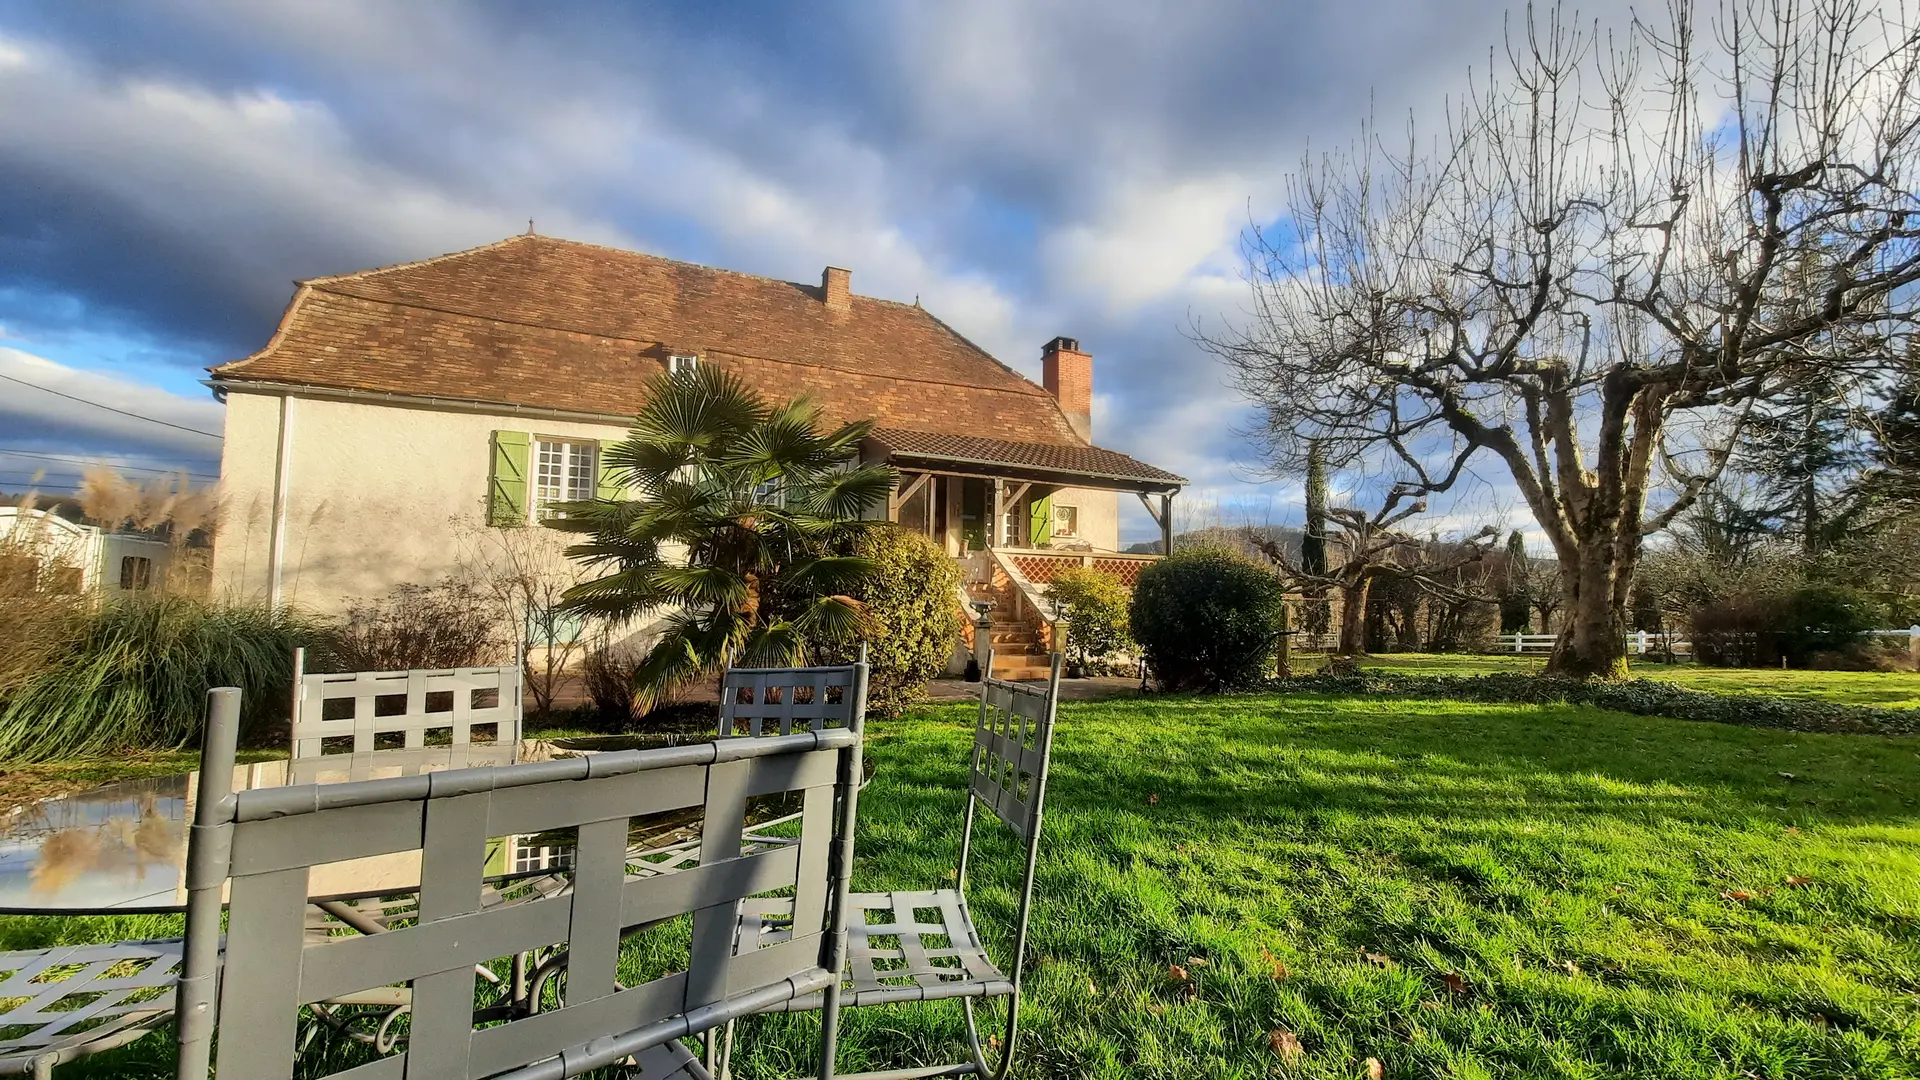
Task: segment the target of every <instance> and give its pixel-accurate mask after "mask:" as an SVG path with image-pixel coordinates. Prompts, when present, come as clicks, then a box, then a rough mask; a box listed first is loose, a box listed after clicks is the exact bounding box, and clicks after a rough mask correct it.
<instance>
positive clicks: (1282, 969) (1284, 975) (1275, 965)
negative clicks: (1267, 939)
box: [1260, 949, 1293, 982]
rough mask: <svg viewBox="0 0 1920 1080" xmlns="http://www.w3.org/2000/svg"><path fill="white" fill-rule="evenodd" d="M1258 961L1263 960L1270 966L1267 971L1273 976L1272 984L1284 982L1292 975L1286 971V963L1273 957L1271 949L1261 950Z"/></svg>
mask: <svg viewBox="0 0 1920 1080" xmlns="http://www.w3.org/2000/svg"><path fill="white" fill-rule="evenodd" d="M1260 959H1262V960H1265V961H1266V962H1267V963H1268V964H1269V965H1271V967H1270V968H1269V971H1270V973H1271V974H1272V975H1273V981H1274V982H1285V981H1286V980H1287V979H1288V978H1289V977H1291V976H1292V975H1293V972H1292V971H1290V970H1288V968H1287V964H1286V961H1284V960H1282V959H1280V958H1279V957H1277V956H1275V955H1273V950H1272V949H1261V950H1260Z"/></svg>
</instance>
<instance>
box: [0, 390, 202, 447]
mask: <svg viewBox="0 0 1920 1080" xmlns="http://www.w3.org/2000/svg"><path fill="white" fill-rule="evenodd" d="M0 379H5V380H7V381H8V382H10V383H19V384H20V385H21V386H26V387H31V388H33V389H35V390H43V391H45V392H47V393H49V394H52V395H53V396H54V397H63V398H66V399H67V400H68V401H77V402H79V403H80V404H82V405H91V406H93V407H94V408H96V409H105V410H107V411H108V412H110V413H119V414H120V415H121V416H130V417H132V418H134V419H135V420H145V421H146V422H147V423H149V424H159V425H160V426H161V427H170V428H173V429H175V430H176V431H187V432H191V433H193V434H195V435H205V436H206V437H207V438H209V439H224V438H226V436H224V435H215V434H214V433H213V432H211V431H201V430H200V429H199V428H190V427H187V426H185V425H184V424H176V423H173V422H172V421H169V420H155V419H154V418H153V417H151V416H141V415H140V414H139V413H134V412H128V411H127V410H125V409H116V408H114V407H113V406H111V405H102V404H100V403H99V402H97V401H88V400H87V399H86V398H83V397H75V396H73V395H72V394H66V393H62V392H60V391H58V390H55V389H54V388H53V387H51V386H41V385H40V384H39V383H32V382H28V381H27V380H25V379H16V378H14V377H13V376H11V375H0Z"/></svg>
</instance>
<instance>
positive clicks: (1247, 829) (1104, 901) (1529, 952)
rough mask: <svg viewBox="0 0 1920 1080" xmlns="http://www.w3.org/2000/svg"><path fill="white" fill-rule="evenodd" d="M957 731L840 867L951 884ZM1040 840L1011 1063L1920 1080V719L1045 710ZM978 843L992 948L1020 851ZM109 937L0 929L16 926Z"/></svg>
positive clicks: (923, 753)
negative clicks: (1032, 962) (1898, 733)
mask: <svg viewBox="0 0 1920 1080" xmlns="http://www.w3.org/2000/svg"><path fill="white" fill-rule="evenodd" d="M968 718H969V714H968V712H967V710H966V708H965V707H964V706H955V707H949V708H944V709H937V710H936V709H929V710H924V711H921V712H919V713H917V714H915V715H912V716H910V717H909V718H908V719H907V720H905V721H902V722H898V723H876V724H875V725H874V737H873V739H872V742H871V748H870V749H871V754H872V756H873V757H874V758H875V759H876V761H877V764H878V770H877V775H876V779H875V781H874V783H873V784H872V785H871V786H870V787H869V788H868V789H867V792H866V794H865V795H864V796H863V798H862V800H861V810H862V815H861V829H860V852H859V863H858V865H857V870H856V875H855V877H856V881H855V884H856V887H858V888H863V889H884V888H890V887H913V886H920V887H924V886H927V885H930V884H934V883H938V882H940V881H942V880H943V875H944V873H945V871H946V870H947V869H948V868H949V867H950V865H951V861H952V859H953V857H954V854H955V851H956V844H957V839H958V838H957V833H956V827H957V822H958V817H959V814H960V810H961V807H962V796H961V793H960V791H961V789H960V784H961V783H962V780H963V777H964V769H963V761H964V754H965V748H966V746H967V742H968V738H969V728H968V726H967V725H968ZM1789 774H1790V776H1789ZM989 820H991V819H989ZM1047 828H1048V832H1047V837H1046V845H1045V849H1044V853H1043V859H1042V870H1041V875H1042V894H1043V898H1044V899H1043V902H1042V904H1041V906H1040V908H1039V912H1038V916H1037V919H1036V922H1035V926H1034V952H1035V955H1037V956H1038V957H1039V968H1038V973H1037V975H1036V976H1035V977H1034V980H1033V983H1032V991H1033V993H1032V995H1031V997H1030V999H1029V1003H1028V1011H1027V1013H1026V1015H1027V1018H1028V1020H1029V1022H1030V1025H1031V1027H1030V1031H1031V1038H1030V1039H1029V1040H1024V1050H1025V1055H1024V1060H1025V1066H1024V1068H1023V1069H1022V1070H1021V1075H1024V1076H1030V1077H1064V1076H1093V1077H1131V1076H1154V1077H1163V1076H1164V1077H1196V1078H1198V1077H1248V1078H1251V1077H1265V1076H1276V1075H1284V1076H1297V1077H1349V1078H1350V1077H1355V1076H1359V1075H1362V1070H1363V1062H1364V1060H1365V1059H1366V1058H1369V1057H1372V1058H1377V1059H1379V1060H1380V1061H1381V1062H1383V1063H1384V1065H1385V1075H1386V1076H1388V1077H1424V1076H1449V1077H1533V1076H1565V1077H1603V1076H1623V1075H1624V1076H1640V1077H1662V1078H1665V1077H1728V1078H1736V1077H1749V1076H1759V1077H1782V1078H1785V1077H1793V1078H1801V1077H1895V1076H1915V1075H1920V739H1913V738H1906V739H1892V738H1876V737H1866V736H1816V735H1805V734H1798V733H1791V732H1778V731H1770V730H1756V729H1748V728H1740V727H1730V726H1719V725H1712V724H1693V723H1685V722H1680V721H1673V720H1666V719H1659V718H1650V717H1636V716H1626V715H1622V714H1618V713H1609V712H1604V711H1600V710H1595V709H1587V708H1566V707H1527V706H1488V705H1465V704H1457V703H1447V702H1405V701H1392V702H1388V701H1373V700H1364V699H1355V698H1309V697H1277V696H1270V695H1269V696H1259V697H1228V698H1191V697H1163V698H1162V697H1156V698H1146V699H1123V700H1119V701H1113V702H1105V703H1086V704H1074V705H1071V706H1068V707H1067V709H1066V712H1065V714H1064V718H1063V720H1062V724H1061V730H1060V734H1059V739H1058V750H1057V757H1056V774H1055V781H1054V786H1053V789H1052V792H1051V795H1050V799H1049V817H1048V826H1047ZM986 852H987V855H988V860H987V862H986V863H985V865H986V866H988V867H989V868H991V870H990V872H988V873H986V874H984V875H983V876H981V877H980V878H979V879H978V881H977V884H976V887H975V889H974V895H975V906H976V910H977V912H978V913H979V914H980V916H981V918H982V920H983V922H984V923H985V924H986V927H987V933H988V935H989V939H990V941H991V942H992V943H994V944H996V945H999V944H1002V943H1004V942H1005V941H1006V940H1007V936H1008V935H1007V925H1006V923H1007V921H1008V920H1009V919H1010V917H1011V912H1012V899H1013V894H1012V892H1011V887H1012V884H1013V881H1014V869H1015V867H1014V865H1013V863H1014V861H1015V856H1014V852H1013V849H1012V845H1011V844H1009V843H1004V842H998V841H996V842H995V843H993V844H990V845H989V846H988V847H987V849H986ZM126 929H128V927H127V926H125V925H121V924H116V925H102V926H93V925H89V923H88V921H85V920H62V921H59V922H54V921H51V920H29V919H10V920H0V938H4V939H5V943H6V944H8V945H10V946H13V947H18V946H20V945H23V944H26V943H28V942H29V941H40V940H45V939H48V938H49V937H52V936H58V937H60V938H63V939H66V940H77V939H79V938H81V937H83V936H91V935H94V934H101V935H111V934H114V933H119V932H124V931H125V930H126ZM146 932H151V929H148V930H147V931H146ZM1001 955H1004V953H1002V954H1001ZM1196 958H1197V959H1196ZM1174 964H1178V965H1180V966H1181V967H1183V968H1185V969H1187V971H1188V972H1189V973H1190V975H1192V976H1193V979H1192V980H1191V982H1190V983H1174V982H1170V981H1169V978H1168V968H1169V966H1170V965H1174ZM1276 976H1281V977H1276ZM1449 976H1453V977H1455V978H1453V979H1451V980H1450V978H1449ZM1450 981H1451V982H1452V983H1453V985H1455V986H1457V987H1458V989H1457V990H1455V989H1452V988H1450V986H1449V982H1450ZM1189 988H1190V989H1189ZM813 1022H814V1021H813V1020H812V1018H810V1017H799V1018H792V1017H779V1018H767V1019H763V1020H759V1021H756V1022H754V1023H753V1024H752V1025H750V1028H749V1030H748V1031H746V1032H744V1033H743V1037H744V1039H745V1042H746V1046H747V1049H746V1051H745V1061H744V1062H743V1069H742V1070H741V1075H743V1076H745V1077H756V1076H768V1075H775V1074H778V1073H781V1072H791V1071H793V1070H795V1069H799V1070H800V1071H803V1072H804V1071H805V1070H806V1068H807V1066H806V1060H805V1057H804V1049H803V1048H804V1046H805V1045H806V1043H805V1032H806V1030H807V1029H808V1028H809V1027H810V1026H811V1025H812V1024H813ZM1277 1029H1285V1030H1286V1031H1289V1032H1291V1033H1293V1034H1294V1035H1295V1036H1297V1038H1298V1039H1299V1041H1300V1044H1301V1046H1302V1047H1303V1048H1304V1053H1303V1054H1302V1055H1301V1056H1299V1057H1298V1058H1297V1059H1294V1060H1290V1061H1283V1059H1282V1058H1281V1057H1280V1056H1279V1055H1277V1054H1276V1053H1275V1052H1274V1050H1273V1049H1272V1048H1271V1044H1270V1041H1269V1033H1270V1032H1272V1031H1275V1030H1277ZM960 1030H961V1029H960V1023H959V1010H958V1007H957V1006H955V1005H953V1004H951V1003H949V1004H947V1005H944V1006H939V1007H934V1008H924V1007H919V1008H913V1007H896V1008H890V1009H879V1010H873V1009H869V1010H856V1011H854V1012H851V1013H849V1014H848V1016H847V1023H846V1032H845V1038H844V1040H843V1043H842V1057H841V1066H842V1068H846V1069H852V1068H855V1067H873V1066H898V1065H904V1064H908V1063H910V1062H915V1061H921V1060H930V1059H933V1058H934V1057H936V1056H941V1055H949V1056H950V1055H952V1054H953V1053H955V1052H956V1051H957V1049H958V1040H959V1037H960ZM151 1042H152V1043H154V1044H157V1043H158V1040H152V1041H151ZM142 1060H144V1061H146V1062H152V1063H154V1066H153V1068H152V1069H151V1070H150V1071H148V1072H145V1073H143V1072H141V1071H140V1064H141V1062H142ZM167 1060H170V1058H168V1057H167V1052H166V1048H165V1047H164V1046H160V1045H151V1046H142V1047H140V1048H139V1049H138V1050H136V1051H135V1052H134V1053H131V1054H128V1055H123V1056H120V1057H119V1058H118V1060H115V1061H112V1062H102V1063H100V1065H99V1066H97V1067H96V1068H94V1069H90V1070H85V1071H81V1070H70V1071H67V1072H62V1073H61V1075H62V1076H63V1077H66V1076H79V1075H88V1074H90V1075H96V1076H113V1075H168V1073H167V1072H166V1071H165V1070H164V1069H163V1068H161V1067H160V1066H159V1064H158V1063H159V1062H161V1061H167Z"/></svg>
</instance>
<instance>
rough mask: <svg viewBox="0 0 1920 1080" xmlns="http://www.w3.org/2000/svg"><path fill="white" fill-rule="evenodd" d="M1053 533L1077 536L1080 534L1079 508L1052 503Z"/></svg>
mask: <svg viewBox="0 0 1920 1080" xmlns="http://www.w3.org/2000/svg"><path fill="white" fill-rule="evenodd" d="M1053 535H1055V536H1079V535H1080V508H1079V507H1077V506H1062V505H1060V504H1059V503H1054V504H1053Z"/></svg>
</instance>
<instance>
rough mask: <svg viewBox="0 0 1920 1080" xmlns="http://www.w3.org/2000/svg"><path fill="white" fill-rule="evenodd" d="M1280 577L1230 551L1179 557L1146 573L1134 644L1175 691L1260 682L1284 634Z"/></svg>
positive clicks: (1137, 593) (1135, 611) (1137, 601)
mask: <svg viewBox="0 0 1920 1080" xmlns="http://www.w3.org/2000/svg"><path fill="white" fill-rule="evenodd" d="M1282 595H1283V594H1282V589H1281V585H1280V580H1279V579H1278V578H1276V577H1274V576H1273V575H1272V574H1271V573H1269V572H1268V571H1266V570H1265V569H1263V568H1261V567H1259V566H1256V565H1255V564H1254V563H1252V562H1250V561H1249V560H1247V559H1244V558H1241V557H1240V556H1238V555H1235V554H1233V553H1231V552H1227V551H1219V550H1205V549H1203V550H1199V551H1183V552H1178V553H1176V554H1174V555H1172V556H1169V557H1168V558H1165V559H1162V560H1160V561H1159V562H1156V563H1154V564H1153V565H1151V566H1149V567H1147V568H1146V569H1145V570H1142V571H1141V572H1140V581H1139V583H1138V584H1136V585H1135V586H1134V589H1133V607H1132V609H1131V621H1132V627H1133V637H1134V640H1136V641H1138V642H1139V643H1140V648H1141V650H1142V651H1143V652H1145V653H1146V657H1147V666H1148V667H1150V668H1152V669H1153V675H1154V679H1155V680H1156V681H1157V682H1158V683H1159V684H1160V686H1161V687H1162V688H1163V689H1168V690H1237V689H1242V688H1245V687H1250V686H1256V685H1259V683H1260V682H1261V680H1262V679H1264V678H1265V677H1266V675H1267V670H1266V668H1267V660H1268V658H1269V657H1271V656H1272V655H1273V650H1274V642H1275V641H1276V640H1277V638H1278V635H1279V633H1280V629H1281V610H1280V608H1281V603H1282Z"/></svg>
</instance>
